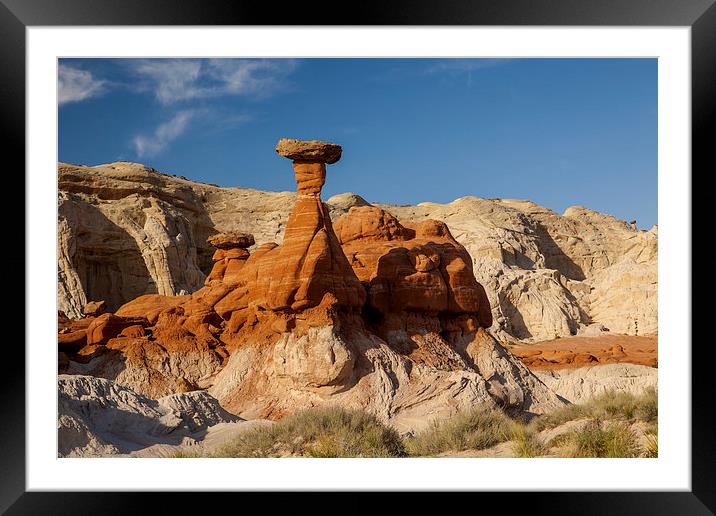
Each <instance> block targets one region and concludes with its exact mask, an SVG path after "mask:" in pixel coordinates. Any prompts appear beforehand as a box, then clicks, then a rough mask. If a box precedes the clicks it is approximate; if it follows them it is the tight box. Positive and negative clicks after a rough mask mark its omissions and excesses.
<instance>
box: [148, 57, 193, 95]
mask: <svg viewBox="0 0 716 516" xmlns="http://www.w3.org/2000/svg"><path fill="white" fill-rule="evenodd" d="M200 69H201V61H198V60H193V59H142V60H140V61H137V62H135V63H134V72H135V73H136V74H138V75H139V76H140V77H141V78H142V79H144V80H145V81H147V83H148V87H149V88H151V89H152V90H153V91H154V95H155V96H156V97H157V100H159V102H161V103H162V104H170V103H172V102H176V101H179V100H185V99H191V98H195V97H200V96H203V91H202V89H201V88H200V87H199V85H198V84H197V80H198V78H199V71H200Z"/></svg>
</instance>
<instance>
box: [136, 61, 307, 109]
mask: <svg viewBox="0 0 716 516" xmlns="http://www.w3.org/2000/svg"><path fill="white" fill-rule="evenodd" d="M130 66H131V67H132V71H133V72H134V74H135V75H137V76H138V78H139V81H140V82H139V83H138V84H139V85H140V87H142V88H144V89H149V90H151V91H152V92H153V93H154V96H155V97H156V99H157V100H158V101H159V102H160V103H162V104H172V103H175V102H180V101H186V100H190V99H197V98H208V97H220V96H225V95H252V96H255V97H266V96H269V95H272V94H274V93H276V92H277V91H279V90H281V89H282V88H283V87H285V79H286V78H287V76H288V75H289V74H290V73H291V72H293V70H294V69H295V68H296V66H297V61H295V60H293V59H270V60H269V59H208V60H203V59H142V60H138V61H133V62H131V63H130Z"/></svg>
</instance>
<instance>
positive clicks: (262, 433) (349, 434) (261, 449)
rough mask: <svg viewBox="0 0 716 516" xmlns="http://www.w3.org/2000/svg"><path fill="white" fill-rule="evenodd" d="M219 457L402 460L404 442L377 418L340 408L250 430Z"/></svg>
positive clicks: (302, 413)
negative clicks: (395, 458)
mask: <svg viewBox="0 0 716 516" xmlns="http://www.w3.org/2000/svg"><path fill="white" fill-rule="evenodd" d="M213 455H214V456H216V457H286V456H299V457H321V458H326V457H402V456H404V455H405V449H404V447H403V442H402V440H401V439H400V435H399V434H398V432H396V431H395V430H394V429H392V428H390V427H388V426H386V425H384V424H382V423H380V422H379V421H378V420H377V419H376V418H375V416H373V415H371V414H368V413H365V412H361V411H357V410H346V409H341V408H336V407H330V408H321V409H309V410H303V411H300V412H296V413H295V414H293V415H292V416H289V417H287V418H285V419H282V420H281V421H279V422H277V423H276V424H275V425H272V426H269V427H261V428H255V429H252V430H249V431H247V432H244V433H242V434H240V435H238V436H237V437H236V438H234V439H233V440H231V441H229V442H228V443H226V444H224V445H223V446H221V447H220V448H218V449H217V450H216V452H215V453H214V454H213Z"/></svg>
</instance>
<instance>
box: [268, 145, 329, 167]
mask: <svg viewBox="0 0 716 516" xmlns="http://www.w3.org/2000/svg"><path fill="white" fill-rule="evenodd" d="M276 152H277V153H278V154H279V156H283V157H284V158H288V159H291V160H294V161H308V162H315V163H327V164H328V165H331V164H333V163H335V162H337V161H338V160H339V159H341V152H342V149H341V146H340V145H336V144H335V143H328V142H322V141H318V140H292V139H289V138H281V139H280V140H279V141H278V143H277V144H276Z"/></svg>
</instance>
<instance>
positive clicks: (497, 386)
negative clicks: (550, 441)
mask: <svg viewBox="0 0 716 516" xmlns="http://www.w3.org/2000/svg"><path fill="white" fill-rule="evenodd" d="M460 347H461V348H462V351H463V354H464V356H465V357H466V359H467V361H468V362H465V361H463V359H462V358H461V357H460V356H459V355H457V356H456V357H455V361H456V362H458V361H459V363H460V365H459V366H458V367H453V368H446V367H436V366H435V365H431V364H429V363H426V362H424V361H420V360H416V359H412V358H410V357H407V356H404V355H402V354H400V353H398V352H396V351H395V350H394V349H393V346H391V345H390V344H389V343H387V342H385V341H384V340H382V339H381V338H379V337H378V336H376V335H373V334H368V333H366V332H364V331H361V330H360V329H356V328H354V329H352V330H349V329H346V328H343V329H342V330H338V329H337V328H336V327H335V326H325V327H320V328H314V329H312V330H311V332H310V333H309V334H307V335H305V336H303V337H296V336H294V335H293V334H290V333H288V334H285V335H284V336H283V337H282V338H281V340H279V342H278V343H277V345H276V346H275V348H274V349H273V350H271V349H266V348H260V347H250V346H244V347H240V348H239V349H238V350H237V351H236V352H235V353H234V354H233V355H232V356H231V358H230V359H229V361H228V363H227V365H226V367H225V368H224V369H223V370H222V371H221V372H220V373H219V374H218V375H217V377H216V382H215V383H214V384H213V385H212V386H211V387H210V388H209V393H210V394H211V395H212V396H214V397H216V398H217V399H218V400H219V402H220V403H221V405H222V406H224V407H226V408H227V409H228V410H230V411H232V412H233V413H236V414H238V415H240V416H241V417H244V418H246V419H255V418H269V419H275V418H279V417H283V416H284V415H286V414H289V413H291V412H293V411H295V410H296V409H297V408H308V407H312V406H319V405H323V404H339V405H341V406H344V407H348V408H356V409H361V410H366V411H369V412H371V413H373V414H375V415H376V416H377V417H378V418H379V419H380V420H381V421H383V422H385V423H388V424H390V425H392V426H394V427H395V428H396V429H398V430H399V431H401V432H416V431H419V430H421V429H423V428H425V427H426V426H427V425H429V424H430V422H431V421H432V420H434V419H443V418H447V417H450V416H452V415H455V414H456V413H458V412H461V411H465V410H469V409H470V408H472V407H474V406H475V405H481V406H492V407H497V406H502V407H509V408H512V409H513V410H518V411H521V412H527V413H533V414H537V413H545V412H549V411H551V410H554V409H555V408H558V407H559V406H561V405H562V401H561V400H560V399H559V398H558V397H557V396H556V395H555V394H554V393H553V392H552V391H551V390H550V389H548V388H547V387H546V386H545V385H544V384H543V383H542V382H541V381H540V380H538V379H537V378H536V377H535V376H534V375H533V374H532V373H531V372H530V371H529V370H528V369H527V367H525V366H524V365H523V364H522V363H521V362H520V361H519V360H517V359H516V358H515V357H513V356H512V355H510V354H509V353H507V352H506V351H505V350H504V348H502V346H500V344H499V343H498V342H497V341H495V340H494V339H493V338H492V337H491V336H490V335H489V334H487V333H485V332H482V333H479V334H478V335H477V336H476V337H474V338H472V339H465V341H463V342H462V343H461V346H460ZM468 363H471V364H473V365H472V366H470V365H467V364H468Z"/></svg>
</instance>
